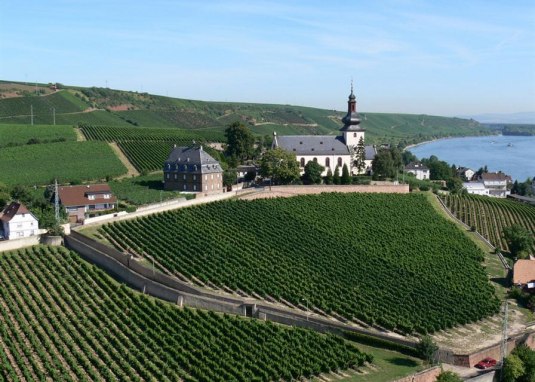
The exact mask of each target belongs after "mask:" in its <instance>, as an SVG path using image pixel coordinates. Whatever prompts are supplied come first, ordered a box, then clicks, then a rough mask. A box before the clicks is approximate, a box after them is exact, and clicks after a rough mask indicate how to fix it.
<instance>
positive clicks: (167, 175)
mask: <svg viewBox="0 0 535 382" xmlns="http://www.w3.org/2000/svg"><path fill="white" fill-rule="evenodd" d="M165 175H166V177H167V179H169V173H167V174H165ZM175 179H176V175H175Z"/></svg>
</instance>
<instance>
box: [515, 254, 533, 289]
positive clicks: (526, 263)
mask: <svg viewBox="0 0 535 382" xmlns="http://www.w3.org/2000/svg"><path fill="white" fill-rule="evenodd" d="M533 280H535V260H517V261H516V263H515V266H514V268H513V284H527V283H528V282H530V281H533Z"/></svg>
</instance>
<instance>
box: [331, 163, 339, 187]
mask: <svg viewBox="0 0 535 382" xmlns="http://www.w3.org/2000/svg"><path fill="white" fill-rule="evenodd" d="M333 183H334V184H340V168H339V167H338V166H336V168H335V169H334V175H333Z"/></svg>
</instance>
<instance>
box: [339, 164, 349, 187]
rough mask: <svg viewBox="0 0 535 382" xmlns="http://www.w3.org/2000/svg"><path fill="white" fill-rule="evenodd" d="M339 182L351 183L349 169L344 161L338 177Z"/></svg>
mask: <svg viewBox="0 0 535 382" xmlns="http://www.w3.org/2000/svg"><path fill="white" fill-rule="evenodd" d="M340 184H351V176H350V175H349V169H348V168H347V164H345V163H344V166H343V167H342V177H341V178H340Z"/></svg>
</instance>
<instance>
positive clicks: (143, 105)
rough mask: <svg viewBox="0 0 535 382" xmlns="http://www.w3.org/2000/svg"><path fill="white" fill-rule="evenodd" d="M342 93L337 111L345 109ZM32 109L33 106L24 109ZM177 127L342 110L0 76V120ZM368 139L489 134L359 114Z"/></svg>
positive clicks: (335, 122) (260, 124)
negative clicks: (32, 82) (203, 98)
mask: <svg viewBox="0 0 535 382" xmlns="http://www.w3.org/2000/svg"><path fill="white" fill-rule="evenodd" d="M345 101H346V100H345V95H344V96H343V97H342V96H341V98H340V108H341V109H342V108H344V106H345ZM32 109H33V111H32ZM32 112H33V120H34V124H53V123H54V118H55V122H56V124H73V125H74V124H79V123H87V124H93V125H107V126H140V127H177V128H182V129H203V130H216V131H221V130H223V129H224V128H225V127H226V126H228V124H230V123H232V122H234V121H236V120H240V121H243V122H244V123H245V124H247V125H248V126H249V127H250V128H251V129H252V131H253V132H254V133H256V134H259V135H266V134H272V133H273V131H277V133H279V134H282V135H285V134H336V133H337V131H338V130H339V129H340V127H341V126H342V123H341V121H340V119H341V118H342V117H343V115H344V112H343V111H335V110H324V109H316V108H311V107H303V106H290V105H271V104H255V103H237V102H205V101H194V100H186V99H178V98H170V97H163V96H157V95H152V94H148V93H138V92H131V91H122V90H113V89H108V88H96V87H91V88H82V87H75V86H63V85H59V89H58V90H55V89H52V88H51V86H50V85H49V84H36V85H27V84H23V83H16V82H7V81H0V123H21V124H29V123H31V114H32ZM361 118H362V126H363V127H365V128H366V129H367V135H366V139H367V141H368V142H369V143H396V144H397V143H402V144H404V145H408V144H411V143H416V142H421V141H425V140H430V139H434V138H439V137H445V136H468V135H483V134H490V133H491V130H490V129H488V128H487V127H485V126H482V125H480V124H479V123H478V122H476V121H474V120H470V119H462V118H448V117H438V116H430V115H423V114H421V115H417V114H390V113H366V112H361Z"/></svg>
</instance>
